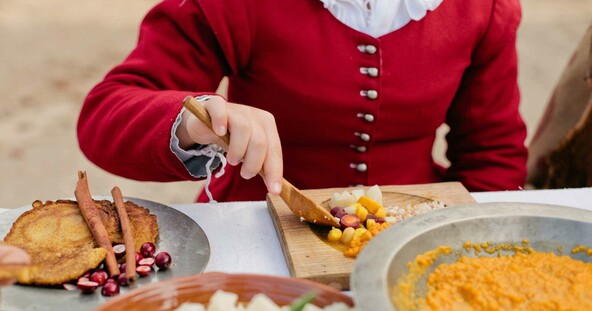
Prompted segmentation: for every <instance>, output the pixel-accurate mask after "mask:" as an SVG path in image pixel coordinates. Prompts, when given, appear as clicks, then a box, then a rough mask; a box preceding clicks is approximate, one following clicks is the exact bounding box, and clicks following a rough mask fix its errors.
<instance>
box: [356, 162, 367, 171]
mask: <svg viewBox="0 0 592 311" xmlns="http://www.w3.org/2000/svg"><path fill="white" fill-rule="evenodd" d="M356 170H358V172H365V171H367V170H368V165H366V163H359V164H357V165H356Z"/></svg>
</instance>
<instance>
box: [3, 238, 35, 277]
mask: <svg viewBox="0 0 592 311" xmlns="http://www.w3.org/2000/svg"><path fill="white" fill-rule="evenodd" d="M30 263H31V258H30V257H29V255H28V254H27V252H25V251H24V250H23V249H21V248H18V247H16V246H12V245H7V244H0V286H6V285H10V284H12V283H14V282H15V281H16V279H15V278H8V279H5V278H2V271H1V270H2V268H3V266H13V265H17V266H19V265H29V264H30ZM10 269H14V267H12V268H10ZM8 272H11V271H8Z"/></svg>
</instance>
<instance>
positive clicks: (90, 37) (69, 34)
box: [0, 0, 592, 208]
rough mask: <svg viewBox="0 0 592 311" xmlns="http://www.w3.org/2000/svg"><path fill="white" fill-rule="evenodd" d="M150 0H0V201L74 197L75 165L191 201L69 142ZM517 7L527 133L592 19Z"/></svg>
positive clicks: (110, 182) (148, 192) (560, 8)
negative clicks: (114, 169) (111, 169)
mask: <svg viewBox="0 0 592 311" xmlns="http://www.w3.org/2000/svg"><path fill="white" fill-rule="evenodd" d="M157 2H158V1H157V0H125V1H119V0H118V1H116V0H100V1H98V0H90V1H72V0H53V1H42V0H27V1H21V0H2V1H0V208H14V207H20V206H23V205H29V204H31V202H33V201H34V200H42V201H45V200H54V199H59V198H69V197H73V194H74V187H75V184H76V180H77V171H78V170H85V171H87V172H88V176H89V183H90V187H91V191H92V193H93V194H96V195H107V194H109V193H110V191H111V188H112V187H113V186H119V187H120V188H121V190H122V192H123V194H124V195H125V196H130V197H138V198H144V199H148V200H153V201H157V202H160V203H164V204H175V203H188V202H192V201H194V200H195V197H196V195H197V193H198V191H199V189H200V188H201V187H202V184H201V183H199V182H178V183H148V182H138V181H133V180H128V179H123V178H120V177H117V176H114V175H112V174H110V173H107V172H105V171H103V170H102V169H100V168H98V167H96V166H95V165H94V164H92V163H90V162H89V161H87V160H86V159H85V158H84V156H83V155H82V153H81V152H80V151H79V149H78V143H77V140H76V131H75V128H76V119H77V117H78V112H79V109H80V106H81V104H82V102H83V100H84V97H85V95H86V93H87V92H88V91H89V90H90V89H91V88H92V87H93V86H94V85H95V84H96V83H97V82H99V81H100V80H101V79H102V77H103V76H104V75H105V74H106V72H107V71H108V70H109V69H110V68H112V67H113V66H114V65H116V64H117V63H119V62H120V61H122V60H123V58H124V57H125V56H126V55H127V54H128V53H129V51H130V50H131V49H132V48H133V47H134V45H135V43H136V39H137V35H138V26H139V23H140V21H141V19H142V18H143V16H144V15H145V14H146V12H147V10H149V9H150V8H151V7H152V6H154V5H155V4H156V3H157ZM522 6H523V21H522V25H521V28H520V31H519V36H518V51H519V57H520V68H519V70H520V77H519V79H520V81H519V83H520V87H521V90H522V108H521V109H522V114H523V116H524V118H525V120H526V123H527V126H528V129H529V133H530V135H532V134H533V132H534V129H535V128H536V125H537V123H538V120H539V119H540V117H541V115H542V113H543V111H544V109H545V105H546V102H547V99H548V97H549V96H550V94H551V91H552V89H553V86H554V85H555V83H556V82H557V80H558V79H559V76H560V74H561V71H562V70H563V67H564V66H565V65H566V63H567V62H568V60H569V57H570V54H571V52H572V51H573V49H574V48H575V47H576V46H577V44H578V42H579V40H580V39H581V37H582V35H583V34H584V32H585V30H586V28H587V27H588V26H589V25H590V23H591V22H592V3H591V0H566V1H557V0H522ZM529 139H530V136H529ZM439 152H440V151H439V150H436V154H438V153H439Z"/></svg>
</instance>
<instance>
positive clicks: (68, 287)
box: [62, 283, 78, 290]
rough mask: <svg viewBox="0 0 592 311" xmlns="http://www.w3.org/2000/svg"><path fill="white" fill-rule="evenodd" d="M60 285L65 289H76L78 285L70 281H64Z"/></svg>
mask: <svg viewBox="0 0 592 311" xmlns="http://www.w3.org/2000/svg"><path fill="white" fill-rule="evenodd" d="M62 287H64V289H65V290H75V289H78V286H76V285H74V284H72V283H64V284H62Z"/></svg>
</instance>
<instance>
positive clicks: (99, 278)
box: [88, 270, 109, 286]
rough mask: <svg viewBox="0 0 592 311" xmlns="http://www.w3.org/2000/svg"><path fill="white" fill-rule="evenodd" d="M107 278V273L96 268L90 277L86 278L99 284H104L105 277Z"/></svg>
mask: <svg viewBox="0 0 592 311" xmlns="http://www.w3.org/2000/svg"><path fill="white" fill-rule="evenodd" d="M108 278H109V274H107V271H105V270H97V271H95V272H93V273H92V274H91V275H90V277H89V278H88V279H89V280H90V281H92V282H97V283H98V284H99V286H100V285H103V284H105V282H106V281H107V279H108Z"/></svg>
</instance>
